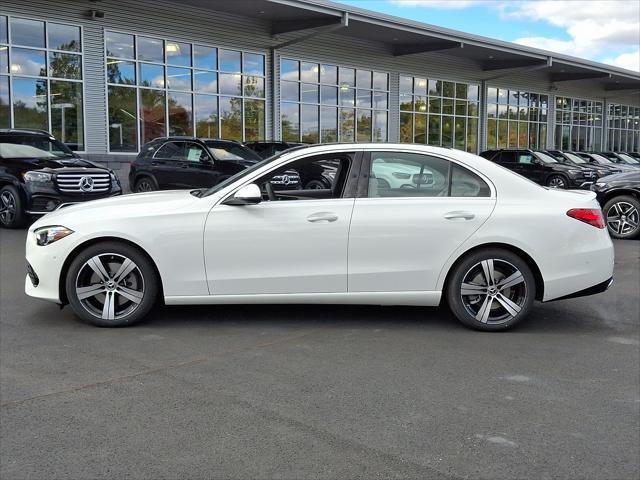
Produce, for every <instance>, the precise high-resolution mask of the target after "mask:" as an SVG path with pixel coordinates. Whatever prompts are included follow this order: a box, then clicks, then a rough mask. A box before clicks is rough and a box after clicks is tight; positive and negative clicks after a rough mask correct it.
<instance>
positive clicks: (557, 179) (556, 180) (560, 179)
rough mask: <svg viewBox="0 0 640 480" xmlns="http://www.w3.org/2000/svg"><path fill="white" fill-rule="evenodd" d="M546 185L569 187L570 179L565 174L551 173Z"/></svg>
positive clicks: (550, 186)
mask: <svg viewBox="0 0 640 480" xmlns="http://www.w3.org/2000/svg"><path fill="white" fill-rule="evenodd" d="M545 185H546V186H547V187H549V188H561V189H565V190H566V189H567V188H569V181H568V180H567V179H566V178H565V177H564V176H563V175H551V176H549V178H547V181H546V182H545Z"/></svg>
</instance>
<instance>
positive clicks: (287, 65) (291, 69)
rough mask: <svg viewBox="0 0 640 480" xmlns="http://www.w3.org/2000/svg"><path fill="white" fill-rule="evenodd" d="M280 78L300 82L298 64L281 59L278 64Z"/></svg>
mask: <svg viewBox="0 0 640 480" xmlns="http://www.w3.org/2000/svg"><path fill="white" fill-rule="evenodd" d="M280 78H281V79H282V80H300V62H298V61H297V60H286V59H283V60H282V61H281V62H280Z"/></svg>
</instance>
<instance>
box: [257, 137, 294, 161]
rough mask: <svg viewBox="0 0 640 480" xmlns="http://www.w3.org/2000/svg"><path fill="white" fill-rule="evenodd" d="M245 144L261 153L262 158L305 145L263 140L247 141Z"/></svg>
mask: <svg viewBox="0 0 640 480" xmlns="http://www.w3.org/2000/svg"><path fill="white" fill-rule="evenodd" d="M245 145H246V146H247V147H249V148H250V149H251V150H253V151H254V152H256V153H257V154H258V155H260V158H269V157H271V156H273V155H275V154H276V153H280V152H284V151H285V150H288V149H290V148H293V147H299V146H300V145H304V143H297V142H276V141H268V140H262V141H258V142H245Z"/></svg>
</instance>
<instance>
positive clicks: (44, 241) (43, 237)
mask: <svg viewBox="0 0 640 480" xmlns="http://www.w3.org/2000/svg"><path fill="white" fill-rule="evenodd" d="M72 233H73V230H71V229H69V228H67V227H63V226H61V225H53V226H50V227H42V228H38V229H37V230H34V232H33V234H34V235H35V237H36V242H37V244H38V245H40V246H45V245H49V244H50V243H53V242H57V241H58V240H60V239H62V238H64V237H66V236H67V235H71V234H72Z"/></svg>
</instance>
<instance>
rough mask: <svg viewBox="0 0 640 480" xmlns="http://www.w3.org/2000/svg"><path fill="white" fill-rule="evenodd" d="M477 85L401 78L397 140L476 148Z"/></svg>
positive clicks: (470, 149)
mask: <svg viewBox="0 0 640 480" xmlns="http://www.w3.org/2000/svg"><path fill="white" fill-rule="evenodd" d="M478 115H479V86H478V85H475V84H468V83H459V82H458V83H456V82H447V81H443V80H432V79H428V78H419V77H407V76H402V75H401V76H400V141H401V142H408V143H422V144H427V145H438V146H443V147H453V148H457V149H459V150H466V151H468V152H473V153H475V152H476V151H477V149H478V127H479V123H478Z"/></svg>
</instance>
